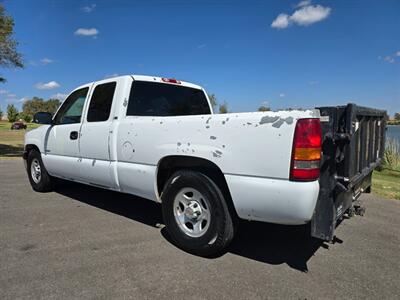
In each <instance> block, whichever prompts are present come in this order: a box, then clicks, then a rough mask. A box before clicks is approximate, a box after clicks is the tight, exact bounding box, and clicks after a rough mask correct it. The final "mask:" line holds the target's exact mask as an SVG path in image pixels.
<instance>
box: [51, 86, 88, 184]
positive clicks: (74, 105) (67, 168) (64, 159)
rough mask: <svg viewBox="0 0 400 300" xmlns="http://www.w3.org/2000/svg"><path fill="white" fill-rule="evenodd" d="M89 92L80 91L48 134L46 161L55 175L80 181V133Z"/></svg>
mask: <svg viewBox="0 0 400 300" xmlns="http://www.w3.org/2000/svg"><path fill="white" fill-rule="evenodd" d="M89 88H90V86H86V87H82V88H79V89H77V90H75V91H73V92H72V93H71V94H70V95H69V96H68V97H67V99H66V100H65V101H64V102H63V104H62V105H61V107H60V109H59V110H58V111H57V113H56V115H55V116H54V119H53V125H52V126H51V127H50V128H49V130H48V132H47V134H46V138H45V141H44V148H45V155H44V156H43V161H44V164H45V166H46V169H47V170H48V171H49V173H50V174H51V175H54V176H59V177H64V178H68V179H78V178H79V130H80V127H81V124H82V112H83V108H84V105H85V101H86V98H87V95H88V92H89Z"/></svg>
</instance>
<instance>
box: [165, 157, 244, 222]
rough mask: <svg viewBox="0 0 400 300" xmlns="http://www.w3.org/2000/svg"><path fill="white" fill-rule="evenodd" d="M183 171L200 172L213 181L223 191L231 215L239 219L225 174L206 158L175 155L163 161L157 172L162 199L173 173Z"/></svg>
mask: <svg viewBox="0 0 400 300" xmlns="http://www.w3.org/2000/svg"><path fill="white" fill-rule="evenodd" d="M182 169H185V170H190V171H197V172H200V173H202V174H204V175H206V176H207V177H209V178H210V179H211V180H213V181H214V183H215V184H216V185H217V186H218V187H219V188H220V189H221V192H222V194H223V195H224V198H225V200H226V202H227V204H228V207H229V211H230V212H231V215H232V216H236V217H237V213H236V210H235V208H234V205H233V201H232V197H231V194H230V192H229V188H228V184H227V182H226V180H225V176H224V174H223V173H222V171H221V169H220V168H219V167H218V166H217V165H216V164H214V163H213V162H211V161H209V160H207V159H204V158H199V157H193V156H179V155H174V156H167V157H164V158H163V159H161V161H160V162H159V164H158V170H157V192H158V195H160V197H161V193H162V191H163V189H164V186H165V184H166V183H167V181H168V179H169V178H170V177H171V176H172V174H173V173H175V172H176V171H178V170H182Z"/></svg>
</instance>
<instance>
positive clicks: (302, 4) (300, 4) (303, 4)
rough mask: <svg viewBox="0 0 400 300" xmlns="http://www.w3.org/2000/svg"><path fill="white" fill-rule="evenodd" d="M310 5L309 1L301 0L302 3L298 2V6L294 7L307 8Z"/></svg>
mask: <svg viewBox="0 0 400 300" xmlns="http://www.w3.org/2000/svg"><path fill="white" fill-rule="evenodd" d="M310 4H311V0H303V1H300V2H299V4H297V5H296V7H303V6H309V5H310Z"/></svg>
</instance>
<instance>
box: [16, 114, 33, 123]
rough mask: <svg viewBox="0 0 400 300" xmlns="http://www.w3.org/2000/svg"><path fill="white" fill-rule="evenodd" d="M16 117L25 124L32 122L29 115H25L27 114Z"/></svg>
mask: <svg viewBox="0 0 400 300" xmlns="http://www.w3.org/2000/svg"><path fill="white" fill-rule="evenodd" d="M18 117H19V118H20V119H22V120H24V121H25V122H26V123H29V122H30V121H32V117H31V116H30V115H27V114H25V113H23V112H22V113H20V114H19V115H18Z"/></svg>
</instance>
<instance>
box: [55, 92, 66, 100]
mask: <svg viewBox="0 0 400 300" xmlns="http://www.w3.org/2000/svg"><path fill="white" fill-rule="evenodd" d="M67 97H68V94H63V93H57V94H54V95H52V96H51V98H53V99H58V100H60V101H64V100H65V98H67Z"/></svg>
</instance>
